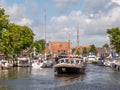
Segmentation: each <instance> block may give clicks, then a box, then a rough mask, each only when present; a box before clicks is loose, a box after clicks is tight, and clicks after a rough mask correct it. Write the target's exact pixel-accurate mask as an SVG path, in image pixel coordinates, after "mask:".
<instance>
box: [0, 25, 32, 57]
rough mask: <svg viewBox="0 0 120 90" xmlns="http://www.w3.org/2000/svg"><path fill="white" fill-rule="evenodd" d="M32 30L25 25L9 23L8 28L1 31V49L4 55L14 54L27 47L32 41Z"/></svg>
mask: <svg viewBox="0 0 120 90" xmlns="http://www.w3.org/2000/svg"><path fill="white" fill-rule="evenodd" d="M33 36H34V34H33V32H32V30H31V29H30V28H28V27H27V26H19V25H16V24H9V26H8V30H5V31H3V32H2V37H1V44H0V45H1V47H2V49H1V51H2V52H3V53H4V54H5V55H6V56H8V55H14V54H18V53H20V52H21V51H22V50H24V49H27V48H29V47H30V46H31V44H32V43H33Z"/></svg>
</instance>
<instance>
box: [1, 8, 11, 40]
mask: <svg viewBox="0 0 120 90" xmlns="http://www.w3.org/2000/svg"><path fill="white" fill-rule="evenodd" d="M8 18H9V15H6V14H5V10H4V9H3V8H0V39H1V34H2V32H3V31H4V30H6V29H7V27H8V23H9V20H8Z"/></svg>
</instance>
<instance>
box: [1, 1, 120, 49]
mask: <svg viewBox="0 0 120 90" xmlns="http://www.w3.org/2000/svg"><path fill="white" fill-rule="evenodd" d="M0 6H1V7H3V8H5V10H6V13H7V14H9V15H10V18H9V19H10V21H11V22H12V23H17V24H19V25H27V26H29V27H30V28H31V29H32V30H33V32H34V33H35V40H39V39H44V38H45V28H44V24H45V18H44V16H45V12H44V10H45V9H46V38H47V42H49V41H68V40H69V39H70V40H71V43H72V46H76V42H77V40H76V38H77V29H79V32H80V33H79V36H80V39H79V40H80V42H79V45H91V44H94V45H96V46H97V47H101V46H102V45H103V44H105V43H109V38H108V37H107V34H106V29H108V28H111V27H119V26H120V20H119V14H120V0H1V1H0Z"/></svg>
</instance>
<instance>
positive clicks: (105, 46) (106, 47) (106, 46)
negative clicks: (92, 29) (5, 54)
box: [103, 43, 109, 53]
mask: <svg viewBox="0 0 120 90" xmlns="http://www.w3.org/2000/svg"><path fill="white" fill-rule="evenodd" d="M103 48H104V49H105V51H106V53H108V50H107V49H108V48H109V45H108V44H107V43H106V44H104V45H103Z"/></svg>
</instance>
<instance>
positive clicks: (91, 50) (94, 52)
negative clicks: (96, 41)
mask: <svg viewBox="0 0 120 90" xmlns="http://www.w3.org/2000/svg"><path fill="white" fill-rule="evenodd" d="M90 47H91V48H90V50H89V52H91V53H93V54H95V55H96V54H97V50H96V47H95V45H93V44H92V45H90Z"/></svg>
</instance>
